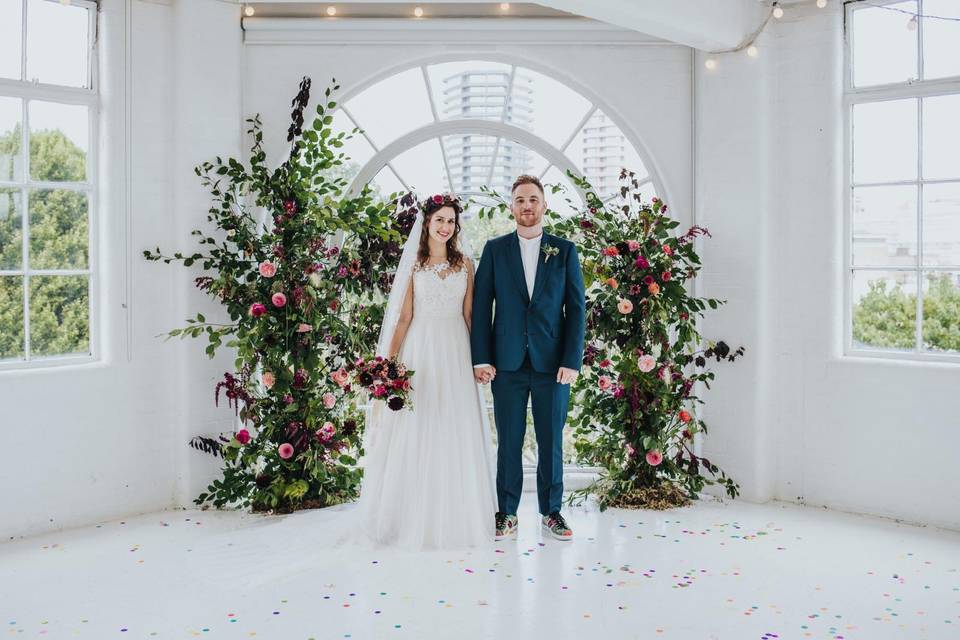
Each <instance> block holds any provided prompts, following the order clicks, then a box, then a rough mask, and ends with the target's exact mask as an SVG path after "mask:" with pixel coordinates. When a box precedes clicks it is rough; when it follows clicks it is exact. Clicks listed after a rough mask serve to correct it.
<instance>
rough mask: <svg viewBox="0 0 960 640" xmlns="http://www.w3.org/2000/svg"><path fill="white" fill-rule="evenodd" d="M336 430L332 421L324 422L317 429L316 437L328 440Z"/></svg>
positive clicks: (324, 440) (323, 440) (322, 440)
mask: <svg viewBox="0 0 960 640" xmlns="http://www.w3.org/2000/svg"><path fill="white" fill-rule="evenodd" d="M336 432H337V430H336V428H335V427H334V426H333V423H332V422H324V423H323V426H322V427H320V428H319V429H317V437H318V438H319V439H320V441H321V442H330V441H331V440H332V439H333V435H334V434H335V433H336Z"/></svg>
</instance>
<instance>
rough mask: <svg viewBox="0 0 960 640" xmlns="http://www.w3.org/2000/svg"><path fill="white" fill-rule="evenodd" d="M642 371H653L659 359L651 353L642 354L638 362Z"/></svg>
mask: <svg viewBox="0 0 960 640" xmlns="http://www.w3.org/2000/svg"><path fill="white" fill-rule="evenodd" d="M638 366H639V368H640V371H642V372H643V373H650V372H651V371H653V368H654V367H655V366H657V360H656V358H654V357H653V356H651V355H650V354H648V353H646V354H644V355H642V356H640V361H639V363H638Z"/></svg>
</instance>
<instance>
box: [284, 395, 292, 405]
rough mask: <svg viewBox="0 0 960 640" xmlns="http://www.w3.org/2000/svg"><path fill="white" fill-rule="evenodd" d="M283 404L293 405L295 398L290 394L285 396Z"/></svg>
mask: <svg viewBox="0 0 960 640" xmlns="http://www.w3.org/2000/svg"><path fill="white" fill-rule="evenodd" d="M283 404H293V396H292V395H290V394H289V393H287V394H284V396H283Z"/></svg>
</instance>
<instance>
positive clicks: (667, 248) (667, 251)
mask: <svg viewBox="0 0 960 640" xmlns="http://www.w3.org/2000/svg"><path fill="white" fill-rule="evenodd" d="M663 252H664V253H665V254H667V255H668V256H672V255H673V249H671V248H670V245H668V244H665V245H663Z"/></svg>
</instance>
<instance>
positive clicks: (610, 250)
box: [601, 246, 620, 258]
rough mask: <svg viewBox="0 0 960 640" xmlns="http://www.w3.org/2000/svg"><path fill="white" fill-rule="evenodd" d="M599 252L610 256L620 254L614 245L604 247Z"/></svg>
mask: <svg viewBox="0 0 960 640" xmlns="http://www.w3.org/2000/svg"><path fill="white" fill-rule="evenodd" d="M601 253H602V254H603V255H605V256H608V257H610V258H614V257H616V256H618V255H620V252H619V251H618V250H617V248H616V247H612V246H611V247H607V248H606V249H604V250H603V251H601Z"/></svg>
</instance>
